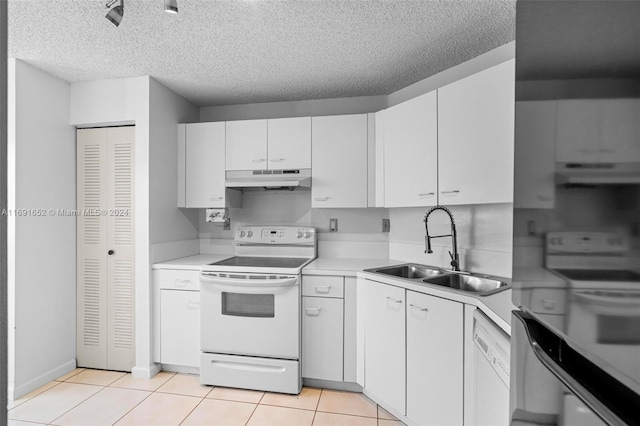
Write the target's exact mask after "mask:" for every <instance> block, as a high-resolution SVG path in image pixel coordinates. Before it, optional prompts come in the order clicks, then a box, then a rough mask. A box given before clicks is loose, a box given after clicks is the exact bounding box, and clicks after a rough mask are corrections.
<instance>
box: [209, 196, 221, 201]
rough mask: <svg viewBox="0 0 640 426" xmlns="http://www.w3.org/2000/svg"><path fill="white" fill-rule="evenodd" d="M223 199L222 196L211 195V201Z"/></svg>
mask: <svg viewBox="0 0 640 426" xmlns="http://www.w3.org/2000/svg"><path fill="white" fill-rule="evenodd" d="M217 200H222V197H209V201H217Z"/></svg>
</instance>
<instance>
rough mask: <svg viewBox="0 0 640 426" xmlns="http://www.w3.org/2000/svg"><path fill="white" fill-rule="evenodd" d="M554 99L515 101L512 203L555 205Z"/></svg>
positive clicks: (540, 205) (519, 205) (518, 206)
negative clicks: (514, 163)
mask: <svg viewBox="0 0 640 426" xmlns="http://www.w3.org/2000/svg"><path fill="white" fill-rule="evenodd" d="M557 106H558V103H557V102H556V101H528V102H517V103H516V140H517V141H518V142H517V144H516V147H515V156H516V163H517V164H518V167H517V169H516V170H515V190H514V200H513V203H514V207H517V208H530V209H551V208H553V207H554V205H555V180H554V177H555V161H556V160H555V149H556V111H557Z"/></svg>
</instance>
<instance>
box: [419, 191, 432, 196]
mask: <svg viewBox="0 0 640 426" xmlns="http://www.w3.org/2000/svg"><path fill="white" fill-rule="evenodd" d="M434 195H436V193H435V192H423V193H422V194H418V197H433V196H434Z"/></svg>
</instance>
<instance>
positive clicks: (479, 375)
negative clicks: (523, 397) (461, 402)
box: [472, 309, 510, 426]
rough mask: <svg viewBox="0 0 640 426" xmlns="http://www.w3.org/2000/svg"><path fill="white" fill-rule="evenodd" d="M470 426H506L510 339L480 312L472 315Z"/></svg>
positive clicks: (507, 418) (477, 311) (507, 417)
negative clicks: (472, 416) (472, 425)
mask: <svg viewBox="0 0 640 426" xmlns="http://www.w3.org/2000/svg"><path fill="white" fill-rule="evenodd" d="M473 342H474V345H473V374H474V380H473V383H474V387H475V389H474V398H473V400H474V403H473V414H474V420H475V421H474V422H472V423H473V424H475V425H477V426H501V425H505V426H506V425H508V424H509V362H510V359H509V356H510V339H509V336H508V335H507V334H506V333H505V332H504V331H502V329H500V328H499V327H498V326H497V325H496V324H495V323H494V322H493V321H491V320H490V319H489V318H488V317H487V316H486V315H485V314H483V313H482V312H481V311H480V310H479V309H476V310H475V311H474V312H473Z"/></svg>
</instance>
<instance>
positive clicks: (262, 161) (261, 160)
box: [251, 158, 267, 163]
mask: <svg viewBox="0 0 640 426" xmlns="http://www.w3.org/2000/svg"><path fill="white" fill-rule="evenodd" d="M265 161H267V159H266V158H254V159H253V160H251V162H252V163H264V162H265Z"/></svg>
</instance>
